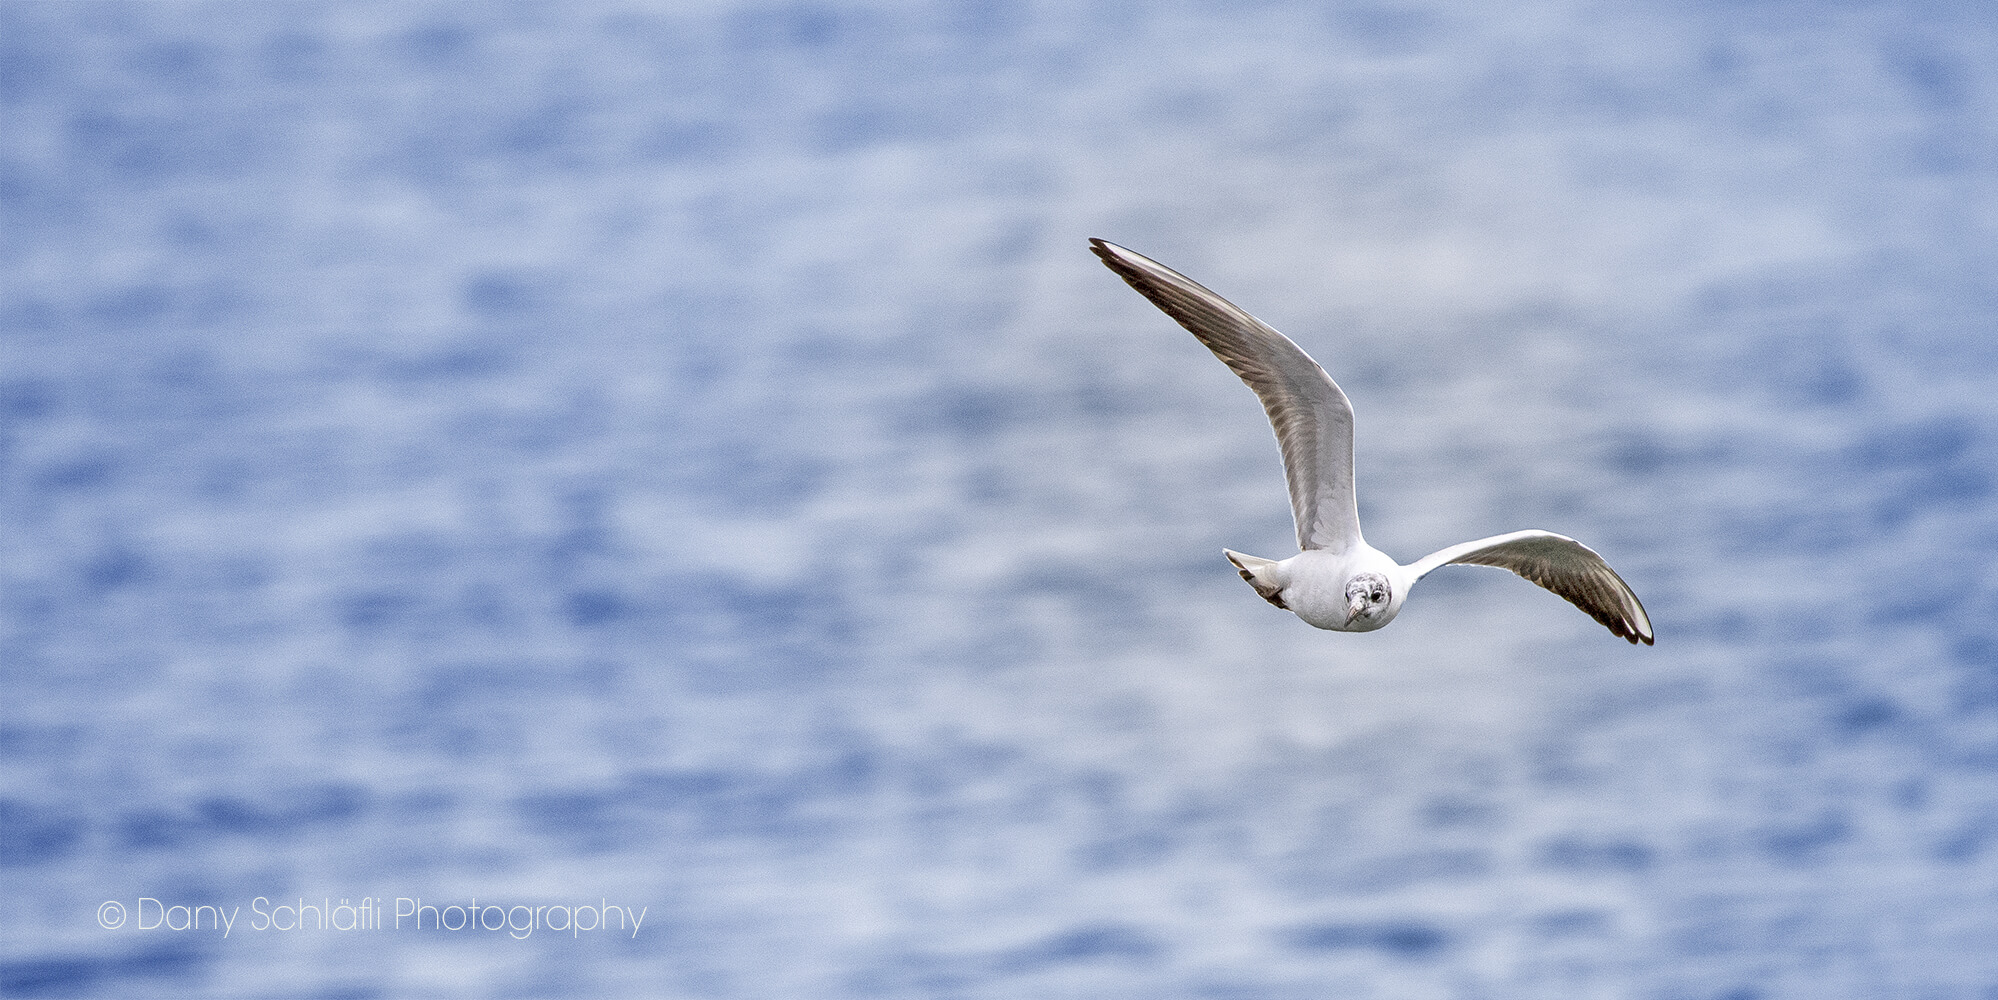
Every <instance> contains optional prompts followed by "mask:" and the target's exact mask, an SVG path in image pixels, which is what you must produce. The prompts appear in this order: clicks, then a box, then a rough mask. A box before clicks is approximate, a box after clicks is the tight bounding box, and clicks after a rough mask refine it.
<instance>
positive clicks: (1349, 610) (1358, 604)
mask: <svg viewBox="0 0 1998 1000" xmlns="http://www.w3.org/2000/svg"><path fill="white" fill-rule="evenodd" d="M1365 610H1367V602H1365V601H1362V600H1359V599H1358V598H1355V599H1354V600H1353V602H1352V603H1351V604H1348V605H1346V624H1348V625H1351V624H1353V619H1355V618H1358V617H1360V613H1361V612H1363V611H1365Z"/></svg>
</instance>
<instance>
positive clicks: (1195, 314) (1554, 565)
mask: <svg viewBox="0 0 1998 1000" xmlns="http://www.w3.org/2000/svg"><path fill="white" fill-rule="evenodd" d="M1089 245H1090V248H1091V249H1092V250H1094V251H1095V252H1096V256H1098V257H1101V258H1102V259H1103V263H1104V264H1106V265H1108V266H1109V268H1110V270H1112V271H1115V272H1117V276H1118V277H1120V278H1123V279H1124V280H1125V282H1127V283H1129V284H1130V286H1131V287H1132V288H1135V289H1137V290H1138V293H1139V294H1141V295H1143V296H1144V297H1145V298H1148V299H1150V300H1152V304H1153V305H1156V306H1158V307H1159V308H1160V309H1162V310H1165V314H1166V315H1168V316H1171V317H1172V318H1173V319H1175V320H1178V321H1179V325H1181V326H1183V327H1186V329H1187V330H1188V331H1190V332H1191V333H1192V334H1193V335H1194V336H1195V337H1198V338H1199V339H1200V342H1201V343H1203V344H1206V345H1207V349H1208V350H1210V351H1213V352H1214V356H1215V357H1217V358H1220V359H1221V361H1222V363H1223V364H1226V365H1227V366H1228V367H1229V368H1230V369H1232V370H1233V371H1234V372H1235V374H1236V375H1238V376H1240V377H1241V379H1242V381H1243V382H1246V383H1248V385H1249V388H1251V389H1253V390H1255V392H1256V397H1257V398H1258V399H1260V400H1262V403H1263V411H1264V412H1265V413H1267V414H1269V418H1270V426H1271V427H1272V428H1274V429H1275V430H1276V438H1277V445H1278V447H1280V448H1281V449H1282V450H1283V470H1284V476H1285V478H1286V479H1288V480H1289V483H1290V512H1291V515H1292V516H1293V517H1295V518H1296V519H1297V547H1298V549H1299V550H1300V551H1299V552H1298V554H1297V555H1294V556H1291V557H1290V558H1288V559H1264V558H1261V557H1259V556H1252V555H1245V554H1243V553H1240V552H1235V551H1232V550H1229V549H1222V550H1221V551H1222V552H1223V553H1224V554H1225V555H1227V557H1228V561H1229V562H1231V563H1233V564H1234V565H1235V569H1236V570H1237V571H1238V572H1240V573H1241V575H1242V579H1244V580H1247V581H1248V582H1249V586H1251V587H1254V588H1255V589H1256V593H1257V594H1260V595H1262V598H1263V600H1266V601H1268V602H1270V603H1271V604H1274V605H1276V606H1277V607H1279V608H1283V609H1284V610H1286V611H1289V612H1290V613H1292V614H1294V615H1296V616H1297V617H1299V618H1302V619H1304V620H1305V621H1306V622H1307V623H1309V624H1311V625H1315V626H1317V627H1318V628H1322V629H1331V630H1333V631H1337V632H1371V631H1373V630H1374V629H1377V628H1380V627H1382V626H1384V625H1386V624H1387V623H1389V622H1391V621H1394V617H1395V615H1397V614H1400V613H1401V606H1402V602H1404V601H1406V600H1407V599H1408V591H1409V588H1411V587H1413V586H1415V581H1417V580H1420V579H1422V578H1423V577H1425V576H1428V575H1429V574H1430V573H1431V572H1432V571H1434V570H1436V569H1437V568H1438V567H1441V566H1447V565H1450V564H1452V563H1464V564H1468V565H1472V566H1497V567H1499V568H1501V569H1509V570H1511V571H1513V572H1514V573H1517V574H1519V575H1520V576H1522V577H1525V578H1526V579H1528V580H1531V581H1533V582H1534V583H1537V584H1539V585H1541V586H1542V587H1545V588H1547V589H1548V590H1551V591H1553V592H1554V593H1556V594H1559V595H1561V596H1562V597H1563V598H1565V599H1566V600H1567V601H1568V603H1570V604H1573V605H1574V606H1576V607H1578V608H1581V609H1582V610H1583V611H1586V612H1588V614H1589V616H1590V617H1591V618H1594V619H1595V620H1596V621H1599V622H1601V623H1603V625H1604V626H1606V627H1607V628H1608V629H1609V630H1610V631H1611V632H1613V633H1615V634H1616V635H1618V636H1621V637H1623V638H1625V639H1628V640H1630V641H1631V642H1632V643H1633V644H1635V643H1639V642H1642V643H1644V644H1645V645H1647V646H1648V645H1651V643H1652V633H1651V619H1650V617H1649V616H1647V615H1646V614H1645V613H1644V605H1643V604H1640V603H1638V600H1637V595H1636V594H1634V593H1632V592H1631V590H1630V586H1629V585H1628V584H1626V583H1624V582H1623V578H1622V577H1619V576H1617V575H1616V571H1615V570H1613V569H1610V567H1609V564H1608V563H1606V562H1604V561H1603V557H1601V556H1599V555H1597V554H1596V553H1595V552H1594V551H1593V550H1591V549H1590V548H1589V547H1588V546H1586V545H1583V544H1582V543H1580V542H1578V541H1575V540H1574V539H1572V538H1569V537H1567V536H1566V535H1557V534H1554V533H1553V532H1551V531H1534V530H1529V531H1514V532H1509V533H1507V534H1503V535H1493V536H1492V537H1490V538H1480V539H1478V540H1477V541H1474V542H1463V543H1460V544H1457V545H1452V546H1450V547H1449V548H1446V549H1442V550H1439V551H1436V552H1432V553H1430V554H1428V555H1426V556H1423V557H1422V558H1420V559H1417V560H1416V561H1414V562H1412V563H1409V564H1408V565H1406V566H1403V565H1401V564H1399V563H1396V562H1395V561H1394V560H1393V559H1391V558H1389V557H1388V556H1387V555H1386V554H1385V553H1383V552H1381V551H1380V550H1379V549H1376V548H1374V547H1373V546H1371V545H1368V544H1367V542H1366V539H1364V538H1362V537H1360V508H1359V504H1358V502H1357V499H1356V497H1355V494H1354V492H1353V404H1352V403H1351V402H1349V401H1348V400H1347V399H1346V393H1345V392H1344V391H1342V390H1341V389H1340V388H1339V385H1338V383H1336V382H1334V381H1332V377H1331V376H1329V375H1327V374H1325V369H1323V368H1320V367H1319V366H1318V362H1316V361H1313V360H1311V356H1310V355H1308V354H1306V353H1304V351H1303V349H1301V348H1299V347H1298V346H1297V345H1296V344H1294V343H1292V342H1291V340H1290V338H1288V337H1285V336H1284V335H1283V334H1281V333H1278V332H1276V330H1274V329H1272V328H1271V327H1270V326H1269V325H1268V324H1266V323H1264V322H1263V321H1262V320H1259V319H1257V318H1255V317H1254V316H1251V315H1249V314H1248V313H1246V312H1244V311H1242V309H1240V308H1239V307H1237V306H1236V305H1235V304H1234V303H1232V302H1229V301H1228V300H1227V299H1224V298H1222V297H1221V296H1219V295H1216V294H1214V293H1213V292H1210V291H1208V290H1207V289H1206V288H1204V287H1202V286H1201V285H1200V284H1199V283H1198V282H1195V281H1194V280H1193V279H1191V278H1188V277H1187V276H1185V275H1183V274H1180V273H1179V272H1178V271H1175V270H1173V269H1172V268H1169V267H1167V266H1165V265H1164V264H1161V263H1159V262H1157V261H1155V260H1152V259H1151V258H1149V257H1146V256H1144V255H1142V254H1137V253H1133V252H1131V251H1129V250H1126V249H1124V248H1123V247H1120V246H1118V245H1116V244H1114V243H1109V242H1106V241H1104V240H1099V239H1092V240H1090V241H1089Z"/></svg>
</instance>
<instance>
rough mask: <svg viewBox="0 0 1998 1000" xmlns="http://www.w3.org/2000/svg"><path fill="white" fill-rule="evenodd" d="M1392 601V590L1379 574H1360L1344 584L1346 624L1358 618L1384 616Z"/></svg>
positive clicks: (1385, 578)
mask: <svg viewBox="0 0 1998 1000" xmlns="http://www.w3.org/2000/svg"><path fill="white" fill-rule="evenodd" d="M1393 601H1394V588H1393V587H1392V586H1390V585H1389V584H1388V579H1387V577H1385V576H1382V575H1380V574H1379V573H1361V574H1360V575H1358V576H1355V577H1353V578H1352V579H1351V580H1348V581H1347V582H1346V624H1348V625H1351V624H1353V621H1354V620H1355V619H1358V618H1369V619H1370V618H1374V617H1376V616H1378V615H1382V614H1386V613H1387V609H1388V605H1389V604H1390V603H1392V602H1393ZM1375 627H1378V626H1375Z"/></svg>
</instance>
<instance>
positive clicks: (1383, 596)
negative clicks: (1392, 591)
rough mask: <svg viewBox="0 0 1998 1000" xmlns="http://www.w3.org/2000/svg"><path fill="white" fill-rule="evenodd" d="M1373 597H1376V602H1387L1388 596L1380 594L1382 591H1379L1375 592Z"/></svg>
mask: <svg viewBox="0 0 1998 1000" xmlns="http://www.w3.org/2000/svg"><path fill="white" fill-rule="evenodd" d="M1373 596H1374V600H1376V601H1385V600H1387V595H1386V594H1383V593H1381V592H1380V591H1378V590H1376V591H1374V595H1373Z"/></svg>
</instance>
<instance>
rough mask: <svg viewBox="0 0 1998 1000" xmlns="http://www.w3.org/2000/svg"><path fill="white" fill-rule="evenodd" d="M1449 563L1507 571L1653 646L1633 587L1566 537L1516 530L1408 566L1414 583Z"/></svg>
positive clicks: (1618, 631) (1635, 640) (1614, 629)
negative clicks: (1493, 567)
mask: <svg viewBox="0 0 1998 1000" xmlns="http://www.w3.org/2000/svg"><path fill="white" fill-rule="evenodd" d="M1450 563H1464V564H1468V565H1472V566H1497V567H1499V568H1500V569H1509V570H1511V571H1513V572H1514V573H1517V574H1519V575H1520V576H1523V577H1525V578H1526V579H1528V580H1531V581H1533V582H1534V583H1537V584H1539V585H1541V586H1542V587H1545V588H1547V589H1548V590H1551V591H1553V592H1555V593H1556V594H1559V595H1561V596H1562V597H1563V598H1565V599H1566V600H1567V601H1568V603H1570V604H1573V605H1574V606H1576V607H1578V608H1581V609H1582V610H1583V611H1586V612H1588V614H1589V617H1591V618H1594V619H1595V620H1597V621H1599V622H1602V623H1603V625H1604V626H1606V627H1607V628H1608V629H1609V630H1610V631H1611V632H1614V633H1616V634H1617V635H1618V636H1621V637H1623V638H1625V639H1629V640H1630V641H1631V643H1632V644H1636V643H1639V642H1642V643H1644V644H1645V645H1647V646H1649V645H1651V644H1652V633H1651V618H1650V616H1649V615H1646V614H1645V613H1644V605H1643V604H1642V603H1639V601H1638V600H1637V595H1636V594H1635V593H1633V592H1632V591H1631V589H1630V585H1629V584H1627V583H1624V582H1623V578H1622V577H1620V576H1617V575H1616V570H1613V569H1611V568H1610V567H1609V563H1606V562H1604V561H1603V557H1602V556H1599V555H1597V554H1596V553H1595V551H1594V550H1592V549H1590V548H1589V547H1588V546H1586V545H1583V544H1582V543H1581V542H1578V541H1575V540H1574V539H1572V538H1569V537H1568V536H1566V535H1557V534H1554V533H1553V532H1551V531H1515V532H1512V533H1510V534H1505V535H1494V536H1492V537H1490V538H1480V539H1478V540H1477V541H1475V542H1464V543H1462V544H1458V545H1452V546H1450V547H1449V548H1447V549H1443V550H1441V551H1438V552H1432V553H1430V554H1429V555H1426V556H1423V557H1422V558H1421V559H1418V560H1416V561H1415V562H1414V563H1412V564H1410V565H1409V567H1408V568H1409V570H1410V571H1411V573H1412V574H1413V576H1412V580H1411V582H1413V580H1420V579H1422V578H1423V577H1424V576H1427V575H1428V574H1429V572H1430V571H1431V570H1434V569H1436V568H1437V567H1438V566H1445V565H1448V564H1450Z"/></svg>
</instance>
